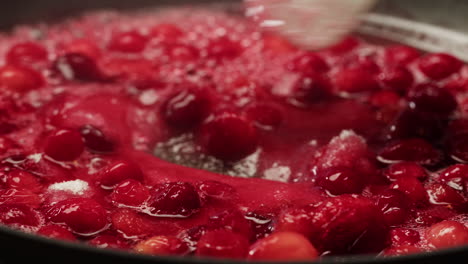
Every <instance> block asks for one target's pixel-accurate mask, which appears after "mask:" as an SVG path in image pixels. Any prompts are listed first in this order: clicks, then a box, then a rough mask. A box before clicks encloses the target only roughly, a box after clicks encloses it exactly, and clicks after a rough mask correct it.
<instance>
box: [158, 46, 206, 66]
mask: <svg viewBox="0 0 468 264" xmlns="http://www.w3.org/2000/svg"><path fill="white" fill-rule="evenodd" d="M166 49H167V51H166V52H167V55H169V59H170V60H171V61H175V62H178V63H180V64H182V65H185V64H186V63H195V62H196V60H197V59H198V58H199V57H200V52H199V50H198V49H197V48H195V47H194V46H191V45H187V44H180V43H178V44H170V45H168V46H167V47H166Z"/></svg>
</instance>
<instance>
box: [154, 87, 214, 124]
mask: <svg viewBox="0 0 468 264" xmlns="http://www.w3.org/2000/svg"><path fill="white" fill-rule="evenodd" d="M209 110H210V101H209V98H208V96H207V95H206V94H205V93H204V92H202V91H200V90H197V89H183V90H181V91H177V92H175V93H173V94H172V95H170V96H169V97H168V98H167V99H166V102H165V103H164V104H163V105H162V108H161V113H162V115H163V118H164V120H165V121H166V122H167V124H168V125H169V126H171V127H173V128H176V129H180V130H187V129H190V128H193V127H194V126H196V125H198V124H200V123H201V122H202V121H203V119H205V118H206V117H207V116H208V114H209Z"/></svg>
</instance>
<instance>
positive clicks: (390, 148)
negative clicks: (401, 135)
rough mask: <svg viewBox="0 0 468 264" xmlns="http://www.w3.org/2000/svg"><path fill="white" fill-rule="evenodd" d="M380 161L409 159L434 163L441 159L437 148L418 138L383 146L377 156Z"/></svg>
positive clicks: (429, 163)
mask: <svg viewBox="0 0 468 264" xmlns="http://www.w3.org/2000/svg"><path fill="white" fill-rule="evenodd" d="M378 159H379V161H380V162H383V163H395V162H399V161H411V162H415V163H418V164H421V165H435V164H437V163H438V162H439V161H440V159H441V154H440V152H439V151H438V150H436V149H435V148H434V147H432V146H431V144H429V143H428V142H427V141H425V140H423V139H420V138H413V139H405V140H398V141H395V142H392V143H390V144H388V145H387V146H385V147H384V148H383V149H382V150H381V151H380V154H379V156H378Z"/></svg>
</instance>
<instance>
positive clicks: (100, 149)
mask: <svg viewBox="0 0 468 264" xmlns="http://www.w3.org/2000/svg"><path fill="white" fill-rule="evenodd" d="M80 133H81V136H82V137H83V140H84V145H85V147H86V148H87V149H88V150H89V151H90V152H93V153H111V152H114V150H115V147H116V146H115V144H114V142H113V141H111V140H110V139H108V138H107V137H106V136H105V135H104V133H103V132H102V131H101V130H100V129H98V128H97V127H94V126H92V125H85V126H82V127H81V128H80Z"/></svg>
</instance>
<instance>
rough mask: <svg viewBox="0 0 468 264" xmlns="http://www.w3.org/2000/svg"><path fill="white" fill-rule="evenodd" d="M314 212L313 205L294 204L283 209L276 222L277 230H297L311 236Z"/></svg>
mask: <svg viewBox="0 0 468 264" xmlns="http://www.w3.org/2000/svg"><path fill="white" fill-rule="evenodd" d="M313 214H314V208H313V207H311V206H293V207H291V208H288V209H286V210H284V211H282V212H281V213H280V214H279V215H278V217H277V219H276V222H275V231H276V232H283V231H285V232H295V233H300V234H303V235H305V236H307V237H309V236H310V235H311V234H312V232H313V230H312V226H311V225H310V223H311V222H312V217H313Z"/></svg>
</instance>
